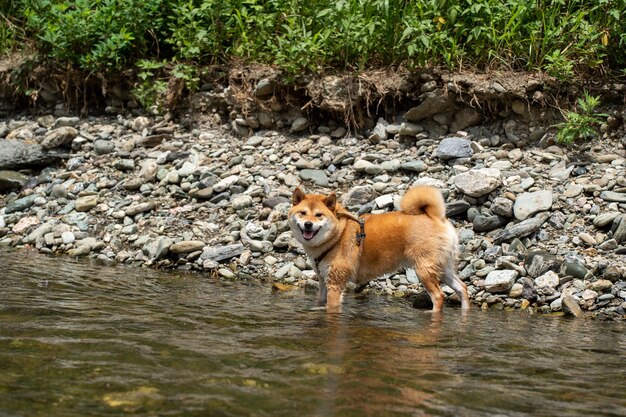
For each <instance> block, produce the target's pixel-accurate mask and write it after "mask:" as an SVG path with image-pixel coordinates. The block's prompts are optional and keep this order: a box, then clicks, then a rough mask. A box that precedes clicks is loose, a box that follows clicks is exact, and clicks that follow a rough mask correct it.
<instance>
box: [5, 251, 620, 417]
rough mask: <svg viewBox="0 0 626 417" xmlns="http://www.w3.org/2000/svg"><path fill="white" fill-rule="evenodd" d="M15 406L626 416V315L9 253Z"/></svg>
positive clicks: (86, 412) (8, 366)
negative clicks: (332, 289) (439, 305)
mask: <svg viewBox="0 0 626 417" xmlns="http://www.w3.org/2000/svg"><path fill="white" fill-rule="evenodd" d="M0 265H1V271H0V277H1V278H0V416H29V417H30V416H64V417H65V416H107V415H146V416H298V417H304V416H526V415H536V416H626V354H625V349H626V335H625V333H624V331H625V330H626V326H625V325H624V324H623V323H603V322H598V321H587V320H568V319H564V318H547V317H539V316H537V317H530V316H527V315H525V314H524V313H520V312H495V311H489V312H483V311H480V310H479V309H477V308H475V309H473V310H472V311H471V312H470V313H469V315H467V316H466V317H463V316H462V315H461V311H460V310H459V309H458V308H451V307H447V308H446V309H445V310H444V314H443V317H441V318H440V319H435V318H433V316H432V315H431V314H430V313H428V312H426V311H420V310H415V309H413V308H411V306H410V304H409V303H408V302H406V301H403V300H397V299H393V298H386V297H378V296H375V295H371V294H370V295H367V296H359V297H355V296H354V295H348V296H347V297H346V303H345V308H344V313H343V314H341V315H327V314H326V313H324V312H321V311H311V310H310V309H311V308H312V307H313V306H314V302H315V297H314V295H313V294H305V293H304V292H302V291H293V292H288V293H284V292H282V293H276V292H273V291H272V290H271V288H270V287H269V285H267V284H261V283H242V282H220V281H216V280H214V279H211V278H210V277H208V276H205V275H200V274H193V275H180V274H176V273H164V272H158V271H154V270H147V269H139V268H129V267H122V266H119V267H104V266H100V265H97V264H95V263H92V262H87V261H82V262H77V261H72V260H70V259H67V258H48V257H44V256H42V255H38V254H36V253H32V252H0Z"/></svg>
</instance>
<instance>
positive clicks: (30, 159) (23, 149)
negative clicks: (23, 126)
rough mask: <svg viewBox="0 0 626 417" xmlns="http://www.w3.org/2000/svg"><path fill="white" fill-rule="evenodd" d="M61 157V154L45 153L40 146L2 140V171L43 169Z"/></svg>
mask: <svg viewBox="0 0 626 417" xmlns="http://www.w3.org/2000/svg"><path fill="white" fill-rule="evenodd" d="M61 157H62V155H61V154H58V153H54V152H47V151H45V150H44V149H43V148H42V147H41V145H38V144H34V143H25V142H21V141H18V140H5V139H0V169H19V168H29V167H41V166H46V165H49V164H51V163H54V162H56V161H58V160H59V159H61Z"/></svg>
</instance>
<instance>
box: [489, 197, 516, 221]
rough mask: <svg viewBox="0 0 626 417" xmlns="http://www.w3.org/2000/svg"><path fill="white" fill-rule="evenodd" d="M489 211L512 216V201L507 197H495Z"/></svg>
mask: <svg viewBox="0 0 626 417" xmlns="http://www.w3.org/2000/svg"><path fill="white" fill-rule="evenodd" d="M490 209H491V212H492V213H494V214H499V215H500V216H505V217H513V202H512V201H511V200H509V199H508V198H504V197H496V198H494V199H493V202H492V204H491V207H490Z"/></svg>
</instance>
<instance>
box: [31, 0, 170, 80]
mask: <svg viewBox="0 0 626 417" xmlns="http://www.w3.org/2000/svg"><path fill="white" fill-rule="evenodd" d="M162 4H163V1H162V0H77V1H74V2H71V3H70V2H65V1H58V0H23V6H24V9H23V13H24V17H25V19H26V27H27V30H28V31H29V32H30V33H31V34H32V35H33V36H34V38H35V42H36V44H37V46H38V48H39V51H40V53H43V54H45V56H47V57H48V58H50V59H53V60H56V61H59V62H67V63H69V64H72V65H78V66H80V67H82V68H84V69H86V70H92V71H98V70H103V69H114V70H118V69H120V68H122V67H124V66H125V65H127V64H129V63H130V62H132V61H133V60H134V59H137V58H140V57H144V56H153V55H154V52H155V51H154V50H156V51H158V48H155V46H156V45H157V44H158V39H155V35H156V34H157V31H156V29H157V28H159V26H160V25H162V18H161V16H160V13H161V12H162V10H161V7H162ZM153 48H154V50H153Z"/></svg>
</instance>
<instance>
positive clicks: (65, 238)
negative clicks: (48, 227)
mask: <svg viewBox="0 0 626 417" xmlns="http://www.w3.org/2000/svg"><path fill="white" fill-rule="evenodd" d="M75 240H76V237H75V236H74V233H72V232H69V231H68V232H63V233H61V241H62V242H63V243H64V244H66V245H67V244H68V243H74V241H75Z"/></svg>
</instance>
